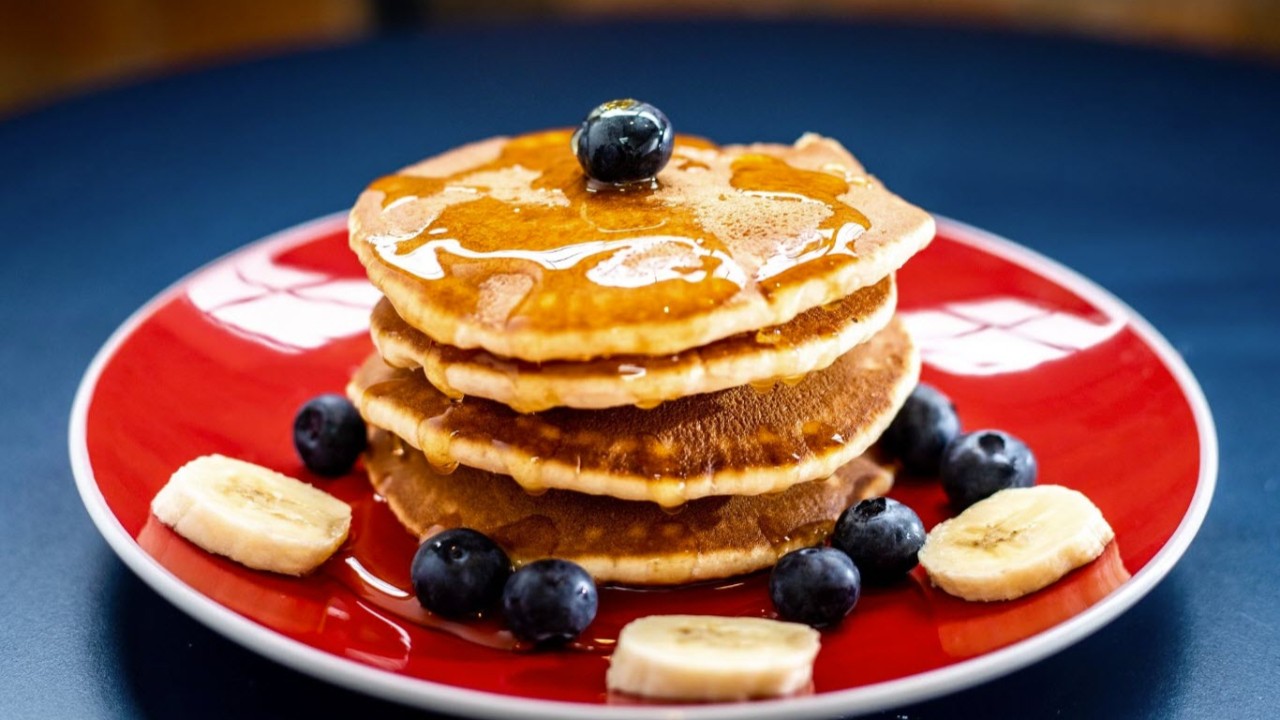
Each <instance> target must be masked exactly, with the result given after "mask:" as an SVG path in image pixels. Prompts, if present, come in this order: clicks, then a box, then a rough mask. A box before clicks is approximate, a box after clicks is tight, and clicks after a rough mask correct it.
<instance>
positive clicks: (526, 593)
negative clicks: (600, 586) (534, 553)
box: [502, 560, 599, 644]
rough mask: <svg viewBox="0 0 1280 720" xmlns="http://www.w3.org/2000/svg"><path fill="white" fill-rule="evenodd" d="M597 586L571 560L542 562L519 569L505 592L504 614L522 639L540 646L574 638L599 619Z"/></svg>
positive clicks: (515, 633) (512, 628) (503, 600)
mask: <svg viewBox="0 0 1280 720" xmlns="http://www.w3.org/2000/svg"><path fill="white" fill-rule="evenodd" d="M598 605H599V597H598V595H597V594H596V584H595V582H594V581H592V579H591V576H590V575H588V574H587V571H586V570H583V569H582V567H581V566H579V565H577V564H575V563H571V562H569V561H568V560H538V561H536V562H531V563H529V564H528V565H525V566H524V567H522V568H520V569H519V570H517V571H516V572H515V573H514V574H512V576H511V577H510V578H508V579H507V586H506V587H505V588H503V590H502V614H503V616H504V617H505V618H506V619H507V627H508V628H510V629H511V632H512V633H513V634H514V635H515V636H516V637H518V638H520V639H521V640H526V641H528V642H532V643H538V644H552V643H563V642H567V641H569V640H572V639H574V638H575V637H577V636H578V634H579V633H581V632H582V631H583V630H586V629H587V626H588V625H590V624H591V621H592V620H594V619H595V617H596V608H597V606H598Z"/></svg>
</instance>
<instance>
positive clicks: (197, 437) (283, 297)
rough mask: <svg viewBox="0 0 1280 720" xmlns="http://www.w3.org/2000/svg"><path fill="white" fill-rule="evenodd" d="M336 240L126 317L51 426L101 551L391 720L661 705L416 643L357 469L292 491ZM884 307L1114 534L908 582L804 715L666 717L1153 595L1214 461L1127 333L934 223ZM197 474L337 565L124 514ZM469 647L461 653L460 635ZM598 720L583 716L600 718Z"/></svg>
mask: <svg viewBox="0 0 1280 720" xmlns="http://www.w3.org/2000/svg"><path fill="white" fill-rule="evenodd" d="M346 237H347V236H346V226H345V222H344V218H342V217H339V216H333V217H328V218H324V219H321V220H318V221H316V222H312V223H310V224H307V225H304V226H301V227H297V228H294V229H291V230H287V231H285V232H283V233H280V234H278V235H276V236H274V237H271V238H267V239H265V240H263V241H261V242H258V243H255V244H253V245H250V246H248V247H247V248H245V249H243V250H240V251H238V252H236V253H233V254H232V255H230V256H228V257H225V258H223V259H221V260H218V261H215V262H214V263H212V264H210V265H208V266H206V267H205V268H203V269H201V270H199V271H197V272H196V273H194V274H193V275H191V276H189V277H188V278H186V279H183V280H181V281H179V282H178V283H177V284H176V285H175V286H173V287H172V288H170V289H169V290H167V291H166V292H164V293H162V294H161V295H160V296H159V297H157V298H156V299H155V300H153V301H152V302H150V303H148V304H147V305H146V306H145V307H143V308H142V309H141V310H139V311H138V312H137V313H136V314H134V316H133V317H131V318H130V319H129V320H128V321H127V322H125V324H124V325H123V326H122V327H121V328H120V329H119V330H118V331H117V332H116V333H115V334H114V335H113V336H112V337H111V339H110V340H109V341H108V342H107V344H106V346H105V347H103V349H102V350H101V351H100V352H99V353H98V356H97V357H96V358H95V359H94V361H93V364H92V365H91V366H90V368H89V370H88V371H87V372H86V374H85V377H84V380H83V382H82V384H81V386H80V390H79V393H78V395H77V397H76V402H75V407H74V410H73V412H72V417H71V428H70V448H71V457H72V463H73V466H74V469H75V474H76V481H77V484H78V486H79V489H80V493H81V495H82V497H83V499H84V502H85V505H86V506H87V507H88V509H89V512H90V514H91V515H92V517H93V520H94V522H95V523H96V524H97V526H98V528H99V530H100V531H101V532H102V534H103V535H104V536H105V537H106V539H107V541H108V542H109V543H110V544H111V546H112V547H113V548H114V549H115V551H116V552H117V553H118V554H119V555H120V557H121V558H122V559H123V560H124V561H125V563H126V564H128V565H129V567H131V568H132V569H133V570H134V571H135V572H136V573H138V575H139V576H141V577H142V579H143V580H144V581H146V582H147V583H148V584H149V585H151V586H152V587H153V588H155V590H156V591H157V592H159V593H160V594H161V595H163V596H165V597H166V598H168V599H169V600H170V601H172V602H173V603H174V604H176V605H178V606H179V607H181V608H182V609H183V610H185V611H187V612H188V613H190V614H191V615H193V616H194V617H196V618H197V619H199V620H200V621H202V622H204V623H206V624H207V625H209V626H210V627H212V628H214V629H215V630H218V631H219V632H222V633H224V634H226V635H227V636H229V637H231V638H232V639H234V640H236V641H238V642H240V643H243V644H244V645H246V646H248V647H249V648H252V649H253V650H255V651H257V652H260V653H262V654H264V655H267V656H269V657H271V658H274V659H276V660H278V661H280V662H282V663H284V664H286V665H290V666H292V667H295V668H298V669H300V670H303V671H306V672H309V673H312V674H314V675H317V676H319V677H321V678H324V679H326V680H329V681H332V682H335V683H338V684H341V685H345V686H348V687H351V688H355V689H357V690H362V691H365V692H369V693H372V694H376V695H381V696H384V697H388V698H391V699H395V700H399V701H402V702H406V703H409V704H414V705H419V706H422V707H429V708H434V709H439V710H446V711H449V712H455V713H467V714H476V715H503V716H522V717H554V718H567V717H584V718H585V717H592V718H595V717H618V718H621V717H645V718H653V717H658V716H660V715H666V714H668V713H669V711H670V710H671V707H670V706H646V705H641V704H635V703H634V701H631V702H627V701H623V700H621V699H619V698H610V697H609V696H608V695H607V694H606V693H605V689H604V673H605V669H606V667H607V666H608V659H607V656H606V655H603V654H593V653H588V652H573V651H557V652H541V653H536V654H517V653H513V652H508V651H504V650H495V649H491V648H489V647H484V646H482V645H479V644H476V643H475V642H472V641H469V640H466V639H462V638H460V637H458V636H457V633H462V634H466V633H475V634H476V636H477V637H478V638H479V639H481V640H485V639H491V638H492V633H493V630H494V627H495V626H493V625H486V624H484V623H479V624H473V625H467V626H460V627H457V628H453V630H452V632H446V631H442V630H440V629H432V628H428V627H424V626H422V625H420V624H419V623H418V622H417V621H419V620H421V618H422V612H421V611H420V610H419V609H418V608H417V606H416V602H415V601H414V600H413V599H412V598H411V597H409V596H408V594H407V592H406V588H408V566H409V560H410V558H411V556H412V553H413V549H414V542H413V540H412V539H411V538H410V537H409V535H408V534H407V533H405V532H404V531H403V530H401V529H400V527H399V526H398V525H397V524H396V523H395V521H394V519H393V518H392V516H391V514H390V513H389V511H388V510H387V509H386V506H385V505H384V504H382V503H380V502H377V501H376V500H375V499H374V498H373V497H372V494H371V492H370V490H369V488H368V485H367V482H366V481H365V479H364V478H363V477H362V476H361V473H360V472H359V471H356V472H353V473H352V474H350V475H349V476H347V477H344V478H340V479H338V480H335V481H328V482H326V481H321V480H318V479H316V478H314V477H312V476H310V475H309V474H308V473H307V471H306V470H305V469H304V468H303V467H302V466H301V464H300V463H299V461H298V459H297V457H296V456H295V454H294V451H293V446H292V440H291V423H292V418H293V414H294V411H295V410H296V409H297V408H298V406H299V405H300V404H302V403H303V402H304V401H305V400H306V399H307V398H309V397H311V396H313V395H316V394H318V393H321V392H340V391H341V390H342V388H343V385H344V384H345V382H346V379H347V377H348V375H349V374H350V373H351V372H352V370H353V369H354V368H355V367H356V365H357V364H358V363H359V362H360V360H361V359H362V358H363V357H364V356H365V355H366V354H367V353H368V352H370V350H371V344H370V342H369V339H368V337H367V318H368V310H369V308H370V307H371V306H372V304H373V302H374V301H375V299H376V298H377V294H376V292H374V291H373V289H372V288H371V287H370V286H369V285H368V283H367V281H366V280H365V279H364V272H363V270H362V269H361V268H360V266H359V265H358V264H357V263H356V260H355V258H354V257H353V256H352V254H351V253H350V252H349V251H348V250H347V247H346ZM899 286H900V288H901V303H900V311H901V312H902V314H903V315H904V316H905V317H906V318H907V320H908V323H909V325H910V326H911V328H912V330H913V331H914V332H915V334H916V337H917V339H918V340H919V342H920V344H921V347H922V348H923V352H924V358H925V379H926V381H928V382H931V383H933V384H935V385H937V386H939V387H940V388H942V389H943V390H944V391H945V392H947V393H948V394H950V395H951V397H952V398H953V399H954V400H955V402H956V405H957V406H958V407H959V408H960V412H961V417H962V420H963V422H964V424H965V427H967V428H970V429H977V428H981V427H999V428H1003V429H1005V430H1008V431H1010V432H1012V433H1014V434H1015V435H1018V436H1020V437H1022V438H1023V439H1025V440H1026V441H1027V442H1028V444H1030V446H1031V447H1032V448H1034V449H1035V452H1036V455H1037V457H1038V459H1039V462H1040V473H1041V474H1040V482H1041V483H1046V484H1047V483H1056V484H1061V485H1066V486H1069V487H1073V488H1077V489H1079V490H1081V491H1083V492H1084V493H1085V494H1086V495H1088V496H1089V497H1090V498H1092V499H1093V501H1094V502H1095V503H1097V505H1098V506H1099V507H1100V508H1101V509H1102V511H1103V513H1104V514H1105V515H1106V517H1107V519H1108V520H1109V521H1110V522H1111V524H1112V526H1113V527H1114V528H1115V531H1116V542H1115V543H1113V544H1112V545H1111V546H1110V547H1109V548H1108V550H1107V552H1106V553H1105V554H1104V555H1103V557H1102V558H1100V559H1099V560H1098V561H1096V562H1094V563H1093V564H1091V565H1089V566H1087V567H1086V568H1083V569H1081V570H1078V571H1076V572H1074V573H1072V574H1071V575H1069V576H1068V577H1067V578H1065V579H1064V580H1063V581H1061V582H1059V583H1057V584H1056V585H1054V586H1052V587H1050V588H1049V589H1047V590H1044V591H1041V592H1039V593H1035V594H1033V595H1031V596H1029V597H1026V598H1023V599H1020V600H1016V601H1013V602H1006V603H992V604H970V603H965V602H962V601H959V600H955V599H953V598H950V597H948V596H946V595H944V594H942V593H941V592H939V591H937V590H934V589H933V588H931V587H929V584H928V582H927V580H925V579H924V577H923V575H922V574H921V571H920V570H918V569H917V570H916V573H915V574H914V575H913V576H912V577H911V578H910V580H909V581H907V582H905V583H902V584H900V585H898V586H896V587H892V588H888V589H868V590H866V592H865V594H864V596H863V599H862V601H861V603H860V604H859V606H858V608H857V609H856V610H855V611H854V613H853V615H851V616H850V618H849V619H848V620H847V621H846V622H845V623H844V624H843V625H842V626H841V628H840V629H838V630H836V631H832V632H828V633H825V634H824V637H823V648H822V652H821V654H820V656H819V658H818V662H817V666H816V668H815V678H814V688H813V692H812V693H811V694H806V695H805V696H802V697H793V698H787V699H783V700H776V701H767V702H755V703H746V704H734V705H702V706H691V707H688V708H685V709H684V710H685V713H684V714H685V715H687V716H688V717H722V716H727V715H733V716H735V717H763V716H766V715H775V714H777V713H785V714H786V715H787V716H788V717H802V716H816V715H830V714H835V713H849V712H860V711H868V710H873V709H877V708H883V707H889V706H894V705H898V704H902V703H907V702H911V701H915V700H920V699H923V698H926V697H930V696H934V695H938V694H942V693H945V692H948V691H952V690H955V689H958V688H961V687H964V686H967V685H972V684H975V683H977V682H980V681H982V680H985V679H988V678H991V677H995V676H997V675H1000V674H1003V673H1007V672H1010V671H1012V670H1014V669H1016V668H1018V667H1022V666H1024V665H1027V664H1029V663H1031V662H1034V661H1035V660H1037V659H1039V658H1042V657H1044V656H1046V655H1048V654H1050V653H1053V652H1055V651H1057V650H1060V649H1061V648H1063V647H1065V646H1067V645H1069V644H1070V643H1073V642H1075V641H1077V640H1079V639H1080V638H1082V637H1084V636H1085V635H1087V634H1089V633H1090V632H1092V631H1094V630H1096V629H1098V628H1099V627H1101V626H1102V625H1104V624H1106V623H1107V622H1108V621H1110V620H1111V619H1113V618H1115V617H1116V616H1117V615H1118V614H1120V613H1121V612H1123V611H1124V610H1125V609H1126V608H1128V607H1130V606H1131V605H1132V604H1133V603H1134V602H1136V601H1137V600H1138V599H1139V598H1140V597H1141V596H1142V595H1144V594H1145V593H1146V592H1147V591H1148V590H1150V589H1151V587H1152V586H1153V585H1154V584H1155V583H1156V582H1157V581H1158V580H1159V579H1160V578H1161V577H1163V576H1164V575H1165V574H1166V573H1167V572H1168V571H1169V569H1170V568H1171V567H1172V566H1173V564H1174V562H1175V561H1176V560H1177V559H1178V557H1179V556H1180V555H1181V554H1182V552H1183V551H1184V550H1185V549H1186V547H1187V545H1188V543H1190V541H1191V538H1192V536H1193V535H1194V534H1195V532H1196V530H1197V529H1198V528H1199V526H1200V522H1201V520H1202V519H1203V518H1204V514H1205V512H1206V510H1207V509H1208V506H1209V500H1210V497H1211V495H1212V493H1213V484H1214V478H1215V475H1216V472H1217V445H1216V439H1215V435H1214V431H1213V423H1212V419H1211V417H1210V415H1209V410H1208V407H1207V405H1206V404H1205V401H1204V397H1203V395H1202V393H1201V391H1200V389H1199V387H1198V386H1197V384H1196V382H1195V380H1194V378H1192V376H1191V374H1190V372H1189V371H1188V370H1187V368H1186V366H1185V365H1184V364H1183V363H1182V361H1181V359H1180V358H1178V356H1177V355H1176V354H1175V353H1174V352H1173V350H1172V349H1170V347H1169V345H1168V344H1167V343H1166V342H1165V340H1164V339H1163V338H1161V337H1160V336H1159V334H1157V333H1156V332H1155V330H1153V329H1152V328H1151V327H1150V326H1149V325H1148V324H1147V323H1146V322H1145V321H1144V320H1143V319H1142V318H1140V317H1138V316H1137V314H1135V313H1134V312H1133V311H1132V310H1130V309H1128V308H1127V307H1125V306H1124V305H1122V304H1121V303H1120V302H1119V301H1117V300H1116V299H1115V298H1113V297H1111V296H1110V295H1108V294H1107V293H1106V292H1104V291H1102V290H1101V289H1099V288H1098V287H1097V286H1095V285H1093V284H1091V283H1090V282H1089V281H1087V280H1085V279H1084V278H1082V277H1080V276H1078V275H1076V274H1075V273H1073V272H1071V271H1069V270H1067V269H1065V268H1063V267H1061V266H1059V265H1057V264H1055V263H1053V262H1052V261H1050V260H1047V259H1045V258H1043V257H1041V256H1039V255H1036V254H1034V253H1032V252H1030V251H1028V250H1025V249H1023V248H1020V247H1018V246H1016V245H1014V244H1012V243H1010V242H1008V241H1005V240H1001V239H999V238H995V237H992V236H991V235H988V234H986V233H983V232H981V231H978V230H975V229H973V228H969V227H967V226H963V225H960V224H958V223H955V222H946V221H944V222H942V223H940V226H939V231H938V238H937V240H936V241H935V242H934V243H933V245H932V246H930V247H929V249H928V250H926V251H925V252H923V253H921V254H920V255H919V256H918V257H917V258H915V259H913V260H912V261H911V263H910V264H909V265H908V266H907V268H906V269H904V270H903V271H902V272H901V273H900V274H899ZM214 452H217V453H223V454H226V455H231V456H234V457H238V458H243V459H245V460H250V461H253V462H257V463H261V464H263V465H266V466H268V467H271V468H275V469H277V470H280V471H282V472H284V473H286V474H291V475H294V476H296V477H302V478H307V479H312V480H315V481H316V483H317V484H318V485H321V486H322V487H324V488H325V489H327V490H329V491H330V492H333V493H334V494H336V495H338V496H339V497H341V498H343V499H344V500H347V501H348V502H350V503H352V504H353V506H354V507H355V517H354V522H353V526H352V540H351V541H350V543H349V544H348V547H347V549H346V550H345V551H344V552H343V553H342V554H340V555H339V556H338V557H336V558H335V559H333V560H331V561H330V562H329V563H328V564H326V566H325V567H324V569H323V570H322V571H321V572H319V573H317V574H316V575H314V576H312V577H309V578H306V579H301V580H299V579H290V578H284V577H277V576H274V575H269V574H266V573H260V572H255V571H252V570H247V569H245V568H242V567H240V566H238V565H236V564H235V563H232V562H230V561H227V560H225V559H223V558H220V557H216V556H212V555H209V554H206V553H204V552H202V551H200V550H198V549H196V548H194V547H193V546H192V545H190V544H188V543H187V542H186V541H184V540H183V539H182V538H180V537H178V536H176V535H175V534H173V533H172V532H171V531H170V530H169V529H167V528H166V527H164V526H163V525H160V524H159V523H158V522H157V521H155V520H154V519H153V518H151V517H150V515H149V512H148V507H149V504H150V502H151V498H152V496H153V495H155V493H156V491H157V490H158V489H159V488H160V487H161V486H162V485H163V484H164V482H165V481H166V480H167V479H168V477H169V475H170V473H172V472H173V471H174V470H175V469H176V468H177V467H179V466H180V465H182V464H183V463H184V462H186V461H187V460H190V459H191V458H193V457H196V456H198V455H203V454H206V453H214ZM892 495H893V496H894V497H896V498H898V499H899V500H902V501H903V502H905V503H907V504H908V505H910V506H911V507H913V508H915V509H916V511H917V512H918V513H919V514H920V516H921V518H922V519H923V520H924V522H925V525H926V527H932V526H933V525H934V524H935V523H937V522H939V521H940V520H942V519H944V518H945V517H947V516H948V511H947V508H946V506H945V504H944V497H943V494H942V492H941V490H940V489H939V488H938V486H937V484H936V483H933V482H911V481H900V482H899V483H898V485H897V487H895V488H894V490H893V493H892ZM768 610H769V601H768V598H767V593H766V592H765V582H764V578H763V576H761V575H756V576H751V577H747V578H743V579H740V580H739V581H736V582H731V583H724V584H723V585H720V586H703V587H697V588H687V589H682V590H676V591H658V592H635V591H621V590H606V591H604V592H602V595H601V607H600V615H599V617H598V618H597V620H596V622H595V624H594V625H593V626H592V627H591V628H589V629H588V631H587V633H586V636H587V637H589V638H590V639H592V640H594V641H596V644H597V645H604V646H606V647H607V645H608V643H609V642H610V641H611V639H612V638H614V637H616V634H617V631H618V628H619V627H621V625H622V624H624V623H625V622H626V621H628V620H630V619H632V618H634V617H637V616H640V615H647V614H654V613H669V612H694V613H717V614H729V615H742V614H748V615H759V614H766V613H767V612H768ZM473 639H475V638H473ZM602 705H609V707H602Z"/></svg>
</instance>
